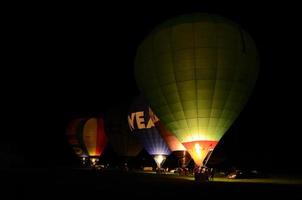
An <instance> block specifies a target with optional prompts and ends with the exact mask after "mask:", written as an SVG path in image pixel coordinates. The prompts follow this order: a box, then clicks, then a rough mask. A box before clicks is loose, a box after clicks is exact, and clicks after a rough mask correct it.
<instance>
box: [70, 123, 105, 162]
mask: <svg viewBox="0 0 302 200" xmlns="http://www.w3.org/2000/svg"><path fill="white" fill-rule="evenodd" d="M66 134H67V136H68V138H69V142H70V144H71V146H72V148H73V149H74V150H75V153H76V154H77V155H78V156H80V157H85V156H87V155H88V156H90V157H99V156H100V155H101V154H102V152H103V151H104V149H105V146H106V144H107V137H106V135H105V127H104V121H103V119H101V118H98V119H97V118H90V119H76V120H73V121H72V122H71V123H70V124H69V126H68V129H67V133H66Z"/></svg>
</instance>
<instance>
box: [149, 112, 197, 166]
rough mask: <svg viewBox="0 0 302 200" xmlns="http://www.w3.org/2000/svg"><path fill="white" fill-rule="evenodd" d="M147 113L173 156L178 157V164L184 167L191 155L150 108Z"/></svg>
mask: <svg viewBox="0 0 302 200" xmlns="http://www.w3.org/2000/svg"><path fill="white" fill-rule="evenodd" d="M149 115H150V118H151V119H152V121H153V123H154V124H155V127H156V128H157V130H158V131H159V133H160V135H161V136H162V138H163V139H164V140H165V142H166V144H167V145H168V147H169V149H170V150H171V151H172V153H173V154H174V156H176V158H178V165H179V166H180V167H182V168H184V167H186V166H187V165H188V164H189V162H190V160H191V156H190V154H188V152H187V149H186V148H185V147H184V146H183V145H182V144H181V143H180V142H179V140H178V139H177V138H176V137H175V136H174V135H173V134H172V133H171V132H170V131H169V130H168V129H166V128H165V126H164V125H163V124H162V123H161V122H160V120H159V118H158V117H157V116H156V115H155V114H154V112H153V111H152V109H151V108H149Z"/></svg>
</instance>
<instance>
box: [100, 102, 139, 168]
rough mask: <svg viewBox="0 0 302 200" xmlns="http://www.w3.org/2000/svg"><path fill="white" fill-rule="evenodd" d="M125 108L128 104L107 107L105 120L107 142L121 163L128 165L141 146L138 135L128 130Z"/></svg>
mask: <svg viewBox="0 0 302 200" xmlns="http://www.w3.org/2000/svg"><path fill="white" fill-rule="evenodd" d="M126 108H127V109H128V106H125V105H124V106H123V105H122V106H115V107H114V108H110V109H108V112H107V116H106V118H105V120H106V127H107V128H106V130H107V135H108V138H109V143H110V144H111V145H112V147H113V150H114V151H115V152H116V153H117V154H118V156H119V157H120V160H122V161H123V162H124V163H123V164H125V165H127V166H128V162H129V161H130V160H131V158H134V157H135V156H137V155H138V153H139V152H140V151H141V150H142V149H143V146H142V145H141V143H140V141H139V139H138V137H135V135H133V133H131V131H130V130H129V126H128V123H127V120H126V119H127V111H126V110H125V109H126Z"/></svg>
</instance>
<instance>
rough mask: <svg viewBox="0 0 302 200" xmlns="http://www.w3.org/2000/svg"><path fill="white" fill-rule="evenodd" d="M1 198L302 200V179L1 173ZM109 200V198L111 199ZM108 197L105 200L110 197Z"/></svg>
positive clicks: (115, 173) (34, 172)
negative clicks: (279, 199)
mask: <svg viewBox="0 0 302 200" xmlns="http://www.w3.org/2000/svg"><path fill="white" fill-rule="evenodd" d="M0 174H1V176H0V178H1V183H2V184H1V185H4V187H3V186H2V187H1V189H2V191H1V192H2V194H4V193H6V194H7V195H9V196H10V197H11V198H8V199H24V198H26V199H28V198H29V199H46V198H48V199H49V198H50V199H62V198H64V199H85V200H86V199H90V198H91V199H115V198H119V199H120V197H122V198H124V199H129V198H130V199H133V198H134V199H142V198H147V197H149V198H158V197H161V198H167V199H171V198H176V199H178V198H182V199H189V198H193V197H194V198H195V197H196V198H205V197H209V198H218V197H219V198H220V197H221V196H222V197H227V198H231V199H237V198H238V199H245V198H247V197H249V198H251V197H253V198H261V197H268V198H269V199H271V197H272V196H277V197H282V198H288V197H290V199H302V184H301V179H294V178H289V177H287V178H285V177H283V178H280V177H279V178H267V179H226V178H215V179H214V181H211V182H207V183H200V182H196V181H194V178H193V177H192V176H191V177H184V176H178V175H176V174H163V175H158V174H155V173H136V172H131V173H125V172H119V171H104V172H95V171H91V170H72V169H64V170H62V169H60V170H41V171H35V170H33V171H30V172H10V173H0ZM107 196H108V197H110V198H107ZM105 197H106V198H105Z"/></svg>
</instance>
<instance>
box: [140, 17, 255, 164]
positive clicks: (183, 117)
mask: <svg viewBox="0 0 302 200" xmlns="http://www.w3.org/2000/svg"><path fill="white" fill-rule="evenodd" d="M258 64H259V62H258V53H257V50H256V46H255V44H254V42H253V40H252V38H251V36H250V35H249V34H248V33H247V32H246V31H244V30H243V29H242V28H241V27H240V26H239V25H237V24H235V23H233V22H231V21H229V20H227V19H225V18H223V17H220V16H216V15H209V14H192V15H183V16H179V17H176V18H174V19H171V20H168V21H167V22H165V23H163V24H161V25H159V26H158V27H157V28H155V30H154V31H153V32H151V33H150V35H148V36H147V37H146V38H145V39H144V41H143V42H142V43H141V45H140V46H139V48H138V50H137V55H136V60H135V77H136V81H137V84H138V87H139V88H140V90H141V91H142V92H143V93H144V95H145V97H146V99H147V100H148V102H149V103H150V105H151V107H152V109H153V110H154V112H155V113H156V114H157V116H158V117H159V118H160V120H161V122H163V124H164V125H165V127H166V128H167V129H168V130H170V131H171V132H172V133H173V134H175V136H176V137H177V138H178V139H179V141H180V142H181V143H182V144H183V145H184V146H185V147H186V149H187V150H188V152H189V153H190V155H191V156H192V158H193V160H194V162H195V164H196V165H197V166H202V163H203V161H204V158H205V157H206V155H207V154H208V152H211V151H212V150H213V149H214V148H215V146H216V145H217V143H218V141H219V140H220V139H221V137H222V136H223V134H224V133H225V132H226V131H227V130H228V129H229V127H230V126H231V124H232V123H233V122H234V120H235V119H236V118H237V117H238V115H239V113H240V112H241V110H242V109H243V107H244V105H245V104H246V102H247V100H248V97H249V95H250V94H251V92H252V89H253V87H254V84H255V82H256V78H257V74H258Z"/></svg>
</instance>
